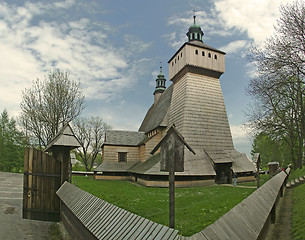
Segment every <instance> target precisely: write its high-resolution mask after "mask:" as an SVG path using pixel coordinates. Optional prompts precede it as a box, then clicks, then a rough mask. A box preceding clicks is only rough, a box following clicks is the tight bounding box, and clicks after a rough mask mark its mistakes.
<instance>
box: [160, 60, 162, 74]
mask: <svg viewBox="0 0 305 240" xmlns="http://www.w3.org/2000/svg"><path fill="white" fill-rule="evenodd" d="M160 73H162V62H160Z"/></svg>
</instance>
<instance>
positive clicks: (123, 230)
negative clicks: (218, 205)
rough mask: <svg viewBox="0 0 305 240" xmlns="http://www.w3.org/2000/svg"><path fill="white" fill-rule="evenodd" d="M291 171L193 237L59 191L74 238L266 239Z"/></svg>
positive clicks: (73, 191) (73, 190) (67, 189)
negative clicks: (180, 234)
mask: <svg viewBox="0 0 305 240" xmlns="http://www.w3.org/2000/svg"><path fill="white" fill-rule="evenodd" d="M289 171H290V169H288V170H286V172H284V171H283V172H280V173H278V174H277V175H276V176H274V177H273V178H271V179H270V180H269V181H268V182H266V183H265V184H264V185H263V186H262V187H260V188H259V189H257V190H256V191H255V192H253V193H252V194H251V195H250V196H248V197H247V198H246V199H244V200H243V201H242V202H241V203H239V204H238V205H236V206H235V207H234V208H232V209H231V210H230V211H229V212H227V213H226V214H225V215H223V216H222V217H221V218H220V219H218V220H217V221H216V222H214V223H213V224H211V225H210V226H208V227H206V228H205V229H203V230H202V231H201V232H199V233H197V234H194V235H193V236H191V237H183V236H179V235H178V231H176V230H174V229H171V228H168V227H166V226H163V225H160V224H157V223H154V222H152V221H150V220H147V219H145V218H143V217H140V216H137V215H136V214H133V213H130V212H128V211H126V210H124V209H121V208H119V207H116V206H114V205H112V204H110V203H107V202H105V201H104V200H102V199H99V198H97V197H95V196H93V195H91V194H89V193H87V192H85V191H83V190H81V189H79V188H77V187H76V186H74V185H72V184H69V183H68V182H65V183H64V184H63V185H62V187H61V188H60V189H59V190H58V191H57V194H58V196H59V197H60V199H61V201H62V203H63V204H62V211H61V219H62V221H63V223H64V225H65V226H66V228H67V229H68V231H69V233H70V234H71V235H72V237H73V239H181V240H211V239H213V240H231V239H235V240H244V239H247V240H252V239H253V240H254V239H255V240H256V239H264V237H265V235H266V233H267V231H268V228H269V227H270V225H271V224H272V223H274V222H275V217H276V216H275V213H276V211H275V209H276V206H277V204H278V201H279V199H280V198H281V197H282V196H283V192H284V188H285V184H286V180H287V177H288V174H289Z"/></svg>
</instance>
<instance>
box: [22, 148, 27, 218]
mask: <svg viewBox="0 0 305 240" xmlns="http://www.w3.org/2000/svg"><path fill="white" fill-rule="evenodd" d="M28 170H29V148H25V149H24V167H23V172H24V173H28ZM28 187H29V176H28V175H26V174H24V175H23V211H22V217H23V218H27V212H26V209H27V208H28Z"/></svg>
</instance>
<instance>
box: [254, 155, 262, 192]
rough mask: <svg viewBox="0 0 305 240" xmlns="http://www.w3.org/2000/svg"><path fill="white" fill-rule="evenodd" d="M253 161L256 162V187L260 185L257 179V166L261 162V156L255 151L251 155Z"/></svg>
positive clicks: (258, 166)
mask: <svg viewBox="0 0 305 240" xmlns="http://www.w3.org/2000/svg"><path fill="white" fill-rule="evenodd" d="M253 162H254V163H256V186H257V188H259V187H260V182H259V181H260V179H259V177H260V176H259V168H260V163H261V157H260V154H259V153H255V154H254V156H253Z"/></svg>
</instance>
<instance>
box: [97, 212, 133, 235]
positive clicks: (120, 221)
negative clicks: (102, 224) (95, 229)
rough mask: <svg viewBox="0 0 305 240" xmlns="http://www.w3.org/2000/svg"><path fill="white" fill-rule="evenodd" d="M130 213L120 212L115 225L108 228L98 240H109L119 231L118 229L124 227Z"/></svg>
mask: <svg viewBox="0 0 305 240" xmlns="http://www.w3.org/2000/svg"><path fill="white" fill-rule="evenodd" d="M130 215H131V213H130V212H128V211H126V210H124V211H123V212H121V215H120V216H119V217H118V219H117V222H116V224H112V226H109V227H108V231H105V232H104V234H102V235H100V236H99V238H100V239H111V238H112V237H113V235H114V234H116V232H118V231H119V230H120V227H121V226H122V225H124V224H125V223H126V222H127V221H128V218H129V217H130Z"/></svg>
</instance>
